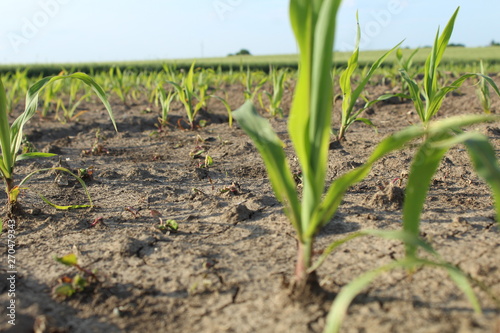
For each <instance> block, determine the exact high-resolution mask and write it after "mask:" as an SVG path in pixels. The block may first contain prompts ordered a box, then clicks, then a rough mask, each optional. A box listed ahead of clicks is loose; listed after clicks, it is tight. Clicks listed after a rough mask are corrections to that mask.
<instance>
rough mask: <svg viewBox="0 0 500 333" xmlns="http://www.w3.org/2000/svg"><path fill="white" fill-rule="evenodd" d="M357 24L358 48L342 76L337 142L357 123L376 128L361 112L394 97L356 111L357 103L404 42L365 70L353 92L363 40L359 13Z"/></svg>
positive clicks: (368, 103)
mask: <svg viewBox="0 0 500 333" xmlns="http://www.w3.org/2000/svg"><path fill="white" fill-rule="evenodd" d="M356 22H357V34H356V47H355V49H354V53H353V54H352V56H351V57H350V58H349V61H348V63H347V68H346V70H344V71H343V72H342V74H341V75H340V89H341V90H342V95H343V100H342V117H341V121H340V129H339V131H338V134H337V140H339V141H340V140H343V139H344V137H345V134H346V131H347V129H348V128H349V127H350V126H351V125H352V124H353V123H354V122H356V121H361V122H363V123H365V124H367V125H369V126H374V125H373V123H372V122H371V120H370V119H367V118H362V117H358V116H359V115H360V114H361V112H363V111H364V110H366V109H368V108H369V107H370V106H372V105H373V104H374V103H376V102H378V101H381V100H385V99H388V98H390V97H392V95H383V96H380V97H379V98H378V99H376V100H374V101H371V102H367V103H366V104H365V106H364V107H362V108H361V109H359V110H356V111H355V107H356V102H357V101H358V99H359V97H360V96H361V94H362V92H363V90H364V89H365V86H366V85H367V84H368V81H370V79H371V77H372V76H373V74H375V71H376V70H377V69H378V68H379V67H380V66H381V65H382V63H383V62H384V60H385V59H386V58H387V57H388V56H389V55H390V54H391V53H392V52H393V51H394V50H395V49H396V48H397V47H398V46H399V45H401V43H402V42H401V43H399V44H398V45H396V46H395V47H393V48H392V49H391V50H389V51H388V52H386V53H385V54H384V55H382V56H381V57H380V58H379V59H378V60H377V61H375V63H374V64H373V65H372V66H371V67H370V68H369V69H368V67H365V69H364V70H363V72H365V73H362V74H361V77H362V78H363V79H362V80H361V82H359V84H358V86H357V87H356V89H354V91H353V89H352V84H351V81H352V77H353V74H354V71H355V70H356V68H358V58H359V43H360V40H361V28H360V26H359V19H358V14H357V13H356Z"/></svg>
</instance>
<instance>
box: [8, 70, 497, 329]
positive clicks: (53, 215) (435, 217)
mask: <svg viewBox="0 0 500 333" xmlns="http://www.w3.org/2000/svg"><path fill="white" fill-rule="evenodd" d="M496 81H497V82H498V81H499V80H498V77H497V78H496ZM470 84H471V85H469V86H467V87H464V88H462V89H461V90H460V94H455V95H453V96H450V97H449V98H448V99H447V100H446V101H445V103H444V105H443V109H442V112H441V113H440V117H445V116H451V115H457V114H464V113H481V112H482V111H481V109H480V107H479V102H478V100H477V98H476V95H475V90H474V87H473V86H472V84H473V82H472V81H471V82H470ZM370 89H371V91H370V92H371V96H372V97H375V96H377V95H378V94H382V93H384V92H386V91H387V90H390V89H391V88H390V87H389V86H382V85H377V86H372V87H371V88H370ZM226 90H227V91H228V92H229V100H230V104H231V106H232V107H234V108H236V107H238V106H239V105H240V104H241V103H242V102H243V99H242V96H243V93H242V91H243V88H242V87H241V86H238V85H235V86H231V87H226ZM291 90H292V87H290V89H289V90H288V91H287V93H286V96H285V113H287V110H288V109H289V106H290V100H291V94H292V92H291ZM112 102H113V105H114V111H115V116H116V119H117V123H118V128H119V131H120V132H119V133H115V132H114V131H113V128H112V126H111V125H110V122H109V120H108V119H107V115H106V112H104V111H103V107H102V106H101V105H99V104H98V103H95V104H91V105H86V106H85V107H86V108H88V109H90V110H92V112H89V113H87V114H85V115H84V116H82V117H81V118H80V120H79V121H78V122H72V123H67V124H60V123H59V122H57V121H54V120H52V119H44V120H42V119H40V117H38V116H35V118H34V119H33V120H32V122H31V123H30V124H29V126H28V128H27V129H26V131H27V134H28V138H29V140H30V141H31V142H32V143H33V144H34V145H35V146H36V147H37V148H38V149H39V150H40V151H46V152H55V153H58V154H59V155H60V156H61V160H62V162H61V163H63V164H67V166H69V167H70V168H71V169H74V170H75V169H78V168H88V167H90V166H93V170H94V171H93V175H92V176H93V179H88V180H87V184H88V187H89V190H90V192H91V195H92V198H93V200H94V201H95V204H96V207H95V208H93V209H91V210H88V209H80V210H70V211H57V210H55V209H54V208H52V207H50V206H48V205H46V204H45V203H44V202H43V201H42V200H40V198H39V197H38V196H37V195H36V192H39V193H43V194H44V195H45V196H46V197H47V198H49V199H51V200H54V201H55V202H56V203H59V204H76V203H80V204H83V203H86V198H85V196H84V193H83V191H82V188H81V186H80V185H79V184H78V183H77V182H75V181H74V180H73V179H71V178H69V179H66V180H65V179H61V178H58V180H57V182H55V181H54V180H55V178H56V175H55V174H53V173H42V174H39V175H37V176H36V177H34V178H33V179H32V180H31V181H30V182H29V183H28V187H29V188H30V190H28V191H24V192H23V194H22V196H21V198H20V202H21V203H22V205H23V208H24V214H23V215H20V216H17V217H16V233H17V238H16V254H15V257H16V266H17V271H18V275H17V281H16V291H15V293H16V296H15V300H16V326H11V325H9V324H8V319H9V318H8V317H7V316H6V314H7V309H6V307H7V305H8V302H9V300H10V298H9V297H8V295H7V292H8V289H9V285H8V281H7V277H8V276H9V274H7V273H6V272H7V271H8V269H7V264H6V262H7V260H6V259H7V254H6V253H7V237H6V234H5V233H4V234H3V235H2V236H1V242H0V252H1V253H3V254H2V266H1V267H0V290H1V292H2V294H1V295H0V305H1V307H0V314H1V317H0V331H3V332H31V331H32V330H33V327H35V328H36V329H35V331H36V332H82V333H83V332H214V333H215V332H217V333H219V332H238V333H241V332H297V333H299V332H300V333H301V332H321V331H322V329H323V327H324V324H325V318H326V314H327V313H328V311H329V308H330V305H331V303H332V300H333V298H334V297H335V294H336V293H338V291H339V290H340V289H341V287H342V286H344V285H345V284H347V283H348V282H350V281H351V280H352V279H354V278H355V277H357V276H359V275H360V274H362V273H363V272H366V271H368V270H370V269H372V268H375V267H377V266H380V265H382V264H384V263H388V262H389V261H391V260H392V259H393V258H397V257H398V256H401V255H402V250H403V247H402V246H401V244H399V243H397V242H394V241H387V240H381V239H378V238H361V239H356V240H354V241H351V242H349V243H347V244H345V245H343V246H342V247H341V248H340V249H339V250H338V251H337V252H334V253H333V254H332V255H331V256H330V257H329V258H328V260H327V261H326V262H325V264H324V265H323V266H322V267H321V268H320V269H319V271H318V275H319V279H320V283H321V286H322V288H323V289H324V295H323V296H324V297H320V298H318V299H311V300H310V301H309V302H297V301H292V300H291V299H290V298H289V297H288V289H287V288H286V287H285V284H286V281H288V280H289V279H290V278H291V274H292V272H293V268H294V261H295V251H296V241H295V238H294V231H293V229H292V227H291V225H290V224H289V223H288V222H287V220H286V218H285V217H284V215H283V213H282V210H281V206H280V204H279V202H277V200H276V199H275V198H274V195H273V192H272V190H271V187H270V184H269V181H268V178H267V175H266V171H265V169H264V166H263V163H262V160H261V158H260V156H259V155H258V153H257V151H256V149H255V148H254V147H253V145H252V143H251V142H250V140H249V138H248V137H247V136H246V135H245V134H244V133H243V131H242V130H241V129H239V128H238V126H237V124H235V125H234V126H233V128H229V127H228V124H227V114H225V111H224V110H223V109H222V108H221V105H220V104H219V103H218V102H217V101H215V100H214V101H212V102H210V104H209V113H206V114H200V115H199V117H198V119H203V118H204V119H207V120H208V125H207V126H206V127H204V128H199V129H197V130H195V131H189V130H182V129H179V128H177V121H178V120H179V119H181V117H182V115H183V110H182V109H181V107H180V105H175V107H174V111H173V112H172V115H171V118H170V123H171V124H172V126H171V127H170V128H169V129H168V130H167V131H165V132H162V133H158V134H154V131H156V127H155V123H156V118H157V117H158V110H157V109H155V108H154V107H151V109H152V110H153V111H152V112H149V113H147V112H146V113H145V112H143V111H144V110H146V109H147V108H148V107H149V106H148V105H147V102H144V103H136V104H132V105H131V106H128V107H125V106H123V105H122V104H120V103H119V102H118V100H112ZM337 103H339V102H337ZM338 106H339V105H337V107H336V111H338ZM96 109H97V110H98V112H95V110H96ZM494 109H495V110H496V111H497V112H500V102H499V99H498V98H496V97H495V98H494ZM412 110H413V106H412V104H410V103H397V104H388V103H385V104H379V105H376V106H375V107H374V108H373V109H372V110H370V111H369V112H368V114H366V115H365V116H367V117H369V118H370V119H372V120H373V122H374V123H375V124H376V125H377V128H378V133H375V132H374V131H373V129H371V128H368V127H366V126H365V125H362V124H359V125H358V124H355V125H353V127H352V128H351V131H350V132H348V134H347V141H345V142H343V143H342V144H340V145H339V144H332V147H331V150H330V161H329V172H328V177H329V180H330V181H331V180H332V179H334V178H335V177H337V176H338V175H341V174H343V173H344V172H346V171H348V170H350V169H351V168H353V167H356V166H358V165H360V164H361V163H363V162H364V161H365V160H366V159H367V157H368V156H369V154H370V153H371V151H372V150H373V149H374V147H375V145H376V144H377V143H378V142H379V141H380V140H381V139H382V138H383V137H385V136H387V135H389V134H390V133H393V132H395V131H397V130H399V129H402V128H404V127H406V126H407V125H409V124H410V123H416V122H418V118H417V116H416V115H415V114H412V113H411V111H412ZM18 111H19V110H18ZM337 113H338V112H337ZM336 119H337V116H336V118H335V120H334V124H337V123H338V121H337V120H336ZM271 122H272V124H273V126H274V128H275V129H276V130H277V132H278V133H279V135H280V137H281V138H282V139H283V140H284V141H285V142H286V143H288V148H287V151H288V153H289V160H290V164H291V165H292V169H293V170H294V171H296V172H299V167H298V163H297V161H296V160H295V158H294V155H293V151H292V148H291V145H290V144H289V143H290V141H289V140H288V137H287V134H286V117H285V119H272V120H271ZM334 127H335V125H334ZM97 129H100V133H99V135H100V136H101V139H100V141H99V144H101V145H102V147H101V149H100V151H97V152H96V153H95V154H91V153H84V152H82V151H84V150H90V149H91V148H92V147H93V146H95V145H94V143H95V140H96V131H97ZM476 130H478V131H480V132H482V133H484V134H486V135H487V136H488V137H489V138H490V139H491V141H492V143H493V144H494V145H495V147H496V149H500V128H499V127H498V124H487V125H486V124H485V125H480V126H477V127H476ZM199 151H204V152H202V153H201V154H200V156H199V157H200V158H193V157H192V155H193V154H194V153H196V152H199ZM413 152H414V149H411V148H408V149H405V150H404V151H401V152H398V153H396V154H393V155H391V156H388V157H386V158H384V159H383V160H382V161H380V162H379V163H377V164H376V165H375V167H374V168H373V170H372V172H371V173H370V175H369V176H368V177H367V178H366V180H364V181H363V182H361V183H359V184H357V185H356V186H354V187H353V188H352V189H351V190H349V192H348V194H347V195H346V197H345V200H344V202H343V204H342V205H341V206H340V209H339V211H338V213H337V214H336V215H335V217H334V218H333V220H332V221H331V222H330V224H328V225H327V226H326V227H325V228H324V229H323V230H322V231H321V233H320V234H319V236H318V242H317V250H318V251H320V250H321V249H323V248H325V247H326V246H327V245H328V244H330V243H331V242H332V241H334V240H336V239H339V238H342V237H345V236H346V235H348V234H349V233H350V232H353V231H358V230H362V229H382V230H390V229H399V228H401V202H402V199H403V198H402V196H401V195H399V196H398V193H399V194H400V191H399V189H398V188H394V187H393V186H392V185H391V184H393V183H395V184H396V185H395V186H396V187H398V185H400V186H401V188H404V186H405V180H404V177H403V181H402V183H401V184H399V183H398V181H396V182H393V180H395V179H396V178H398V177H401V175H402V174H404V172H405V171H407V169H408V167H409V165H410V162H411V158H412V156H413V155H412V154H413ZM190 153H191V154H190ZM207 154H208V155H210V156H211V157H212V158H213V161H214V164H213V165H211V166H208V167H207V168H204V167H200V166H203V163H204V158H205V156H206V155H207ZM58 161H59V159H58V158H50V159H38V160H28V161H21V162H20V163H19V167H18V168H17V172H18V174H17V177H18V178H17V180H18V181H19V180H20V179H21V177H23V176H24V175H26V174H28V173H30V172H32V171H34V170H36V169H39V168H43V167H52V166H55V165H58V163H59V162H58ZM66 184H67V185H66ZM5 202H6V195H5V194H4V193H3V192H2V193H1V194H0V205H2V206H4V205H5ZM127 207H131V209H130V210H132V211H134V210H138V213H137V214H136V216H134V214H133V213H132V212H130V211H129V210H126V208H127ZM151 210H155V211H158V212H160V213H161V214H162V216H163V220H167V219H174V220H176V221H177V222H178V224H179V231H178V232H177V233H173V232H170V233H169V232H167V233H163V232H161V231H160V230H158V229H157V228H156V226H157V225H158V224H159V218H158V217H153V216H151ZM99 217H102V218H103V219H102V222H98V223H97V224H96V225H95V226H93V227H92V226H91V224H92V222H94V221H95V219H96V218H99ZM422 234H423V236H424V237H425V239H426V240H428V241H429V242H430V243H431V244H432V245H433V246H434V247H435V249H436V250H437V251H438V252H439V253H440V254H441V255H442V256H443V257H444V258H446V259H447V260H449V261H450V262H452V263H453V264H456V265H458V266H459V267H460V268H461V269H463V270H464V271H465V272H467V273H468V274H470V275H472V276H473V277H474V278H477V279H479V280H480V281H482V282H483V283H484V284H485V285H486V286H488V287H489V288H490V290H491V292H492V293H493V295H496V297H500V261H499V258H500V238H499V233H498V227H497V226H496V222H495V219H494V210H493V207H492V197H491V195H490V191H489V189H488V187H487V186H486V185H485V184H484V183H483V182H482V181H481V180H480V179H479V178H478V177H477V176H476V175H475V173H474V172H473V169H472V168H471V164H470V162H469V159H468V155H467V152H466V151H465V150H464V148H463V147H460V146H459V147H456V148H453V149H452V150H451V151H450V152H449V153H448V154H447V155H446V158H445V159H444V161H443V163H442V165H441V166H440V168H439V171H438V172H437V174H436V175H435V179H434V181H433V184H432V187H431V189H430V192H429V196H428V199H427V202H426V205H425V212H424V214H423V226H422ZM69 253H76V254H78V256H79V261H80V263H81V265H82V266H84V267H86V268H88V269H90V270H94V269H95V270H97V273H96V274H97V277H98V278H99V281H100V282H99V283H96V284H94V285H93V286H92V288H88V289H87V290H86V291H84V292H82V293H78V294H76V295H74V296H72V297H71V298H69V299H66V300H64V299H60V298H57V297H54V296H53V295H52V289H53V288H54V286H56V285H57V284H58V279H59V278H61V277H62V276H64V275H71V274H74V273H75V270H74V269H73V268H71V267H67V266H63V265H61V264H59V263H57V262H56V261H55V260H54V259H53V257H54V256H63V255H66V254H69ZM475 290H476V292H477V295H478V297H479V299H480V300H481V304H482V307H483V311H484V313H483V314H482V315H479V314H475V313H474V312H473V310H472V309H471V306H470V304H469V303H468V301H467V299H466V298H465V296H464V295H463V294H462V293H461V291H460V290H459V289H458V288H457V287H456V286H455V285H454V284H453V283H452V282H451V280H450V278H449V277H448V276H447V274H446V272H444V271H441V270H436V269H431V268H424V269H422V270H419V271H417V272H416V273H415V274H413V275H412V276H408V275H407V274H406V273H405V272H403V271H395V272H392V273H388V274H386V275H384V277H383V278H381V279H379V280H377V281H376V282H375V283H374V284H372V285H371V286H370V287H369V288H368V289H367V290H365V291H364V292H363V293H362V294H361V295H360V296H358V297H357V298H356V299H355V301H354V303H353V304H352V305H351V307H350V308H349V312H348V315H347V317H346V320H345V322H344V326H343V332H436V333H437V332H439V333H445V332H488V333H498V332H500V310H499V308H498V307H496V306H495V303H494V302H493V301H492V299H491V298H490V297H489V296H488V295H487V294H486V293H484V292H483V291H481V290H480V289H479V288H475ZM35 322H36V323H35ZM44 324H45V325H47V327H48V328H45V329H44V328H43V325H44Z"/></svg>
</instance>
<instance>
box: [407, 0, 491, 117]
mask: <svg viewBox="0 0 500 333" xmlns="http://www.w3.org/2000/svg"><path fill="white" fill-rule="evenodd" d="M459 10H460V7H458V8H457V10H456V11H455V13H454V14H453V16H452V17H451V19H450V20H449V22H448V24H447V25H446V27H445V29H444V30H443V33H442V34H441V35H439V29H438V32H437V34H436V38H435V40H434V45H433V47H432V50H431V53H430V54H429V56H428V57H427V60H426V62H425V67H424V81H423V84H422V87H420V86H419V85H418V83H417V82H416V81H415V80H413V79H412V78H411V77H410V75H409V74H408V73H407V71H405V70H404V69H402V70H401V75H402V76H403V79H404V80H405V81H406V82H407V83H408V86H409V91H410V97H411V99H412V100H413V103H414V105H415V109H416V111H417V114H418V116H419V117H420V120H421V121H422V123H423V124H424V125H427V124H429V122H430V121H431V119H432V118H433V117H434V116H435V115H436V114H437V113H438V111H439V109H440V108H441V105H442V103H443V100H444V98H445V97H446V95H447V94H448V93H450V92H452V91H454V90H457V89H458V88H460V87H461V86H462V84H463V83H464V82H465V81H466V80H467V79H469V78H471V77H480V78H482V79H483V80H484V82H486V83H488V84H489V85H490V86H491V87H492V88H493V89H494V90H495V92H496V93H497V94H498V95H499V96H500V90H499V89H498V87H497V85H496V84H495V82H494V81H493V80H492V79H491V78H490V77H488V76H486V75H483V74H481V73H476V74H465V75H462V76H460V77H459V78H458V79H456V80H455V81H453V82H452V83H451V84H450V85H448V86H443V87H441V86H440V85H439V82H438V78H439V64H440V63H441V60H442V58H443V55H444V52H445V51H446V47H447V46H448V42H449V40H450V37H451V34H452V32H453V27H454V25H455V20H456V17H457V15H458V11H459Z"/></svg>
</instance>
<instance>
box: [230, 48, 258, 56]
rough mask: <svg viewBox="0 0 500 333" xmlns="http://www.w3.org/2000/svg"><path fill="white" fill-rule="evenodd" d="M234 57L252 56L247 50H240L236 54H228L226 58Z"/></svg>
mask: <svg viewBox="0 0 500 333" xmlns="http://www.w3.org/2000/svg"><path fill="white" fill-rule="evenodd" d="M235 55H252V54H251V53H250V51H248V50H247V49H241V50H239V51H238V52H236V53H235V54H232V53H230V54H228V55H227V56H228V57H232V56H235Z"/></svg>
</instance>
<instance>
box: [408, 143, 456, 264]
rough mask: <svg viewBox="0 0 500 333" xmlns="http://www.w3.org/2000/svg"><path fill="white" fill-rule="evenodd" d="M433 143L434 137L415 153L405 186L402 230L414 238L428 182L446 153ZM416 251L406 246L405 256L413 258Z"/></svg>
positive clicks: (417, 232) (410, 246)
mask: <svg viewBox="0 0 500 333" xmlns="http://www.w3.org/2000/svg"><path fill="white" fill-rule="evenodd" d="M434 141H435V138H434V137H433V138H431V139H429V140H427V141H426V142H424V144H423V145H422V146H421V147H420V149H419V150H418V151H417V154H416V155H415V158H414V160H413V163H412V165H411V168H410V174H409V177H408V184H407V186H406V191H405V200H404V205H403V229H404V230H405V231H407V232H409V233H411V234H413V235H415V236H418V234H419V231H420V215H421V213H422V210H423V206H424V203H425V199H426V197H427V192H428V191H429V186H430V182H431V180H432V177H433V176H434V174H435V173H436V170H437V168H438V166H439V163H440V162H441V159H442V158H443V157H444V154H445V153H446V152H447V151H448V149H446V148H439V147H435V146H433V145H432V143H433V142H434ZM416 250H417V249H416V247H415V246H413V245H412V244H406V255H407V256H409V257H414V256H415V255H416Z"/></svg>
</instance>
